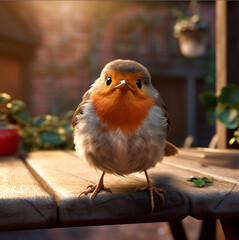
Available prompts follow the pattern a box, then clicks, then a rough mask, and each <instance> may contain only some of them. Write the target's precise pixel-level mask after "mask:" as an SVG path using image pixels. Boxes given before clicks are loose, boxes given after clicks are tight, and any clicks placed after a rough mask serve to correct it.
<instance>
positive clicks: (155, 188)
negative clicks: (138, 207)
mask: <svg viewBox="0 0 239 240" xmlns="http://www.w3.org/2000/svg"><path fill="white" fill-rule="evenodd" d="M144 190H147V191H149V194H150V204H151V212H150V215H152V214H153V211H154V196H153V193H154V192H155V193H156V194H157V195H158V196H159V197H160V198H161V199H162V202H163V203H162V205H164V196H163V194H162V193H165V191H164V189H162V188H157V187H154V186H152V185H151V184H150V185H147V186H145V187H141V188H137V189H136V190H135V191H144Z"/></svg>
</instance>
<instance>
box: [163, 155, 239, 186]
mask: <svg viewBox="0 0 239 240" xmlns="http://www.w3.org/2000/svg"><path fill="white" fill-rule="evenodd" d="M190 159H191V160H189V159H185V158H183V157H171V158H170V157H169V158H165V159H164V160H163V163H164V164H167V165H171V166H174V167H177V168H182V169H185V170H188V171H193V172H195V173H199V174H201V175H205V176H208V177H212V178H214V179H219V180H223V181H228V182H231V183H237V182H238V180H239V174H238V169H231V168H225V167H221V166H215V165H214V162H213V161H216V159H213V160H211V161H212V163H213V164H211V165H210V164H209V163H210V162H205V161H200V159H199V160H198V159H197V158H192V157H191V158H190ZM225 165H227V164H226V163H225Z"/></svg>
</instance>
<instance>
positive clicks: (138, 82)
mask: <svg viewBox="0 0 239 240" xmlns="http://www.w3.org/2000/svg"><path fill="white" fill-rule="evenodd" d="M136 84H137V87H138V88H139V89H141V88H142V81H141V80H140V79H138V80H137V82H136Z"/></svg>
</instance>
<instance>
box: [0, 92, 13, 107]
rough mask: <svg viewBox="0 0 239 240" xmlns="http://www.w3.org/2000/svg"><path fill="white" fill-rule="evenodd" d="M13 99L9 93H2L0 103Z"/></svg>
mask: <svg viewBox="0 0 239 240" xmlns="http://www.w3.org/2000/svg"><path fill="white" fill-rule="evenodd" d="M10 99H11V96H10V95H9V94H7V93H0V105H2V104H3V103H6V102H7V101H9V100H10Z"/></svg>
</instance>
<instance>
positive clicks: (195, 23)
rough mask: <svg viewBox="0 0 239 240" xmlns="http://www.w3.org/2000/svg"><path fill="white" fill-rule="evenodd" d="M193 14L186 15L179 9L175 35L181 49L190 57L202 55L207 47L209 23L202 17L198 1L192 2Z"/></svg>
mask: <svg viewBox="0 0 239 240" xmlns="http://www.w3.org/2000/svg"><path fill="white" fill-rule="evenodd" d="M189 7H190V12H191V15H189V16H185V15H184V14H183V13H182V12H179V11H177V12H176V13H177V14H176V15H177V17H178V19H177V21H176V23H175V25H174V37H176V38H177V39H178V44H179V49H180V52H181V53H182V55H183V56H185V57H188V58H197V57H201V56H202V55H203V54H204V53H205V52H206V48H207V28H208V26H207V23H206V22H205V21H204V20H203V19H202V18H201V17H200V15H199V13H198V12H199V10H198V6H197V2H196V1H195V0H194V1H191V3H190V6H189Z"/></svg>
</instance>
